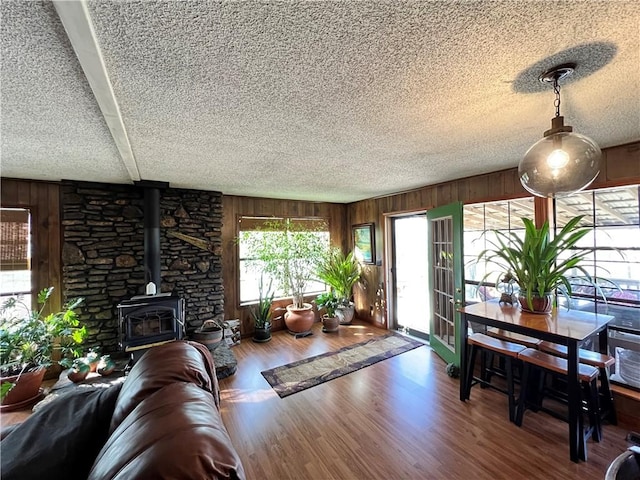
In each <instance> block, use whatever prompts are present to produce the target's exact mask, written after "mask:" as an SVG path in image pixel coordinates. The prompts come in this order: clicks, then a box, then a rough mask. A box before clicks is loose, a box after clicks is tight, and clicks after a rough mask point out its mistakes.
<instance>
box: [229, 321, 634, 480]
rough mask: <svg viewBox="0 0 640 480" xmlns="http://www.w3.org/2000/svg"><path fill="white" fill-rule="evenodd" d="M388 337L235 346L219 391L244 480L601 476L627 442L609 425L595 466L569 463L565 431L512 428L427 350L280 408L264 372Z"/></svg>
mask: <svg viewBox="0 0 640 480" xmlns="http://www.w3.org/2000/svg"><path fill="white" fill-rule="evenodd" d="M385 333H387V332H386V331H384V330H381V329H378V328H375V327H372V326H369V325H365V324H357V325H352V326H341V327H340V331H339V333H337V334H325V333H322V332H321V330H320V325H319V324H316V325H315V326H314V335H313V336H310V337H306V338H300V339H295V338H294V337H293V336H291V335H289V334H288V333H286V332H277V333H275V334H274V336H273V339H272V340H271V341H270V342H269V343H266V344H257V343H253V342H252V341H251V340H250V339H243V340H242V343H241V344H240V345H238V346H236V347H233V351H234V353H235V355H236V358H237V360H238V371H237V373H236V374H235V375H233V376H232V377H229V378H227V379H224V380H222V381H221V382H220V387H221V389H222V406H221V409H222V416H223V420H224V422H225V425H226V427H227V429H228V431H229V434H230V436H231V438H232V440H233V443H234V445H235V447H236V449H237V450H238V452H239V454H240V457H241V458H242V461H243V464H244V467H245V470H246V473H247V477H248V478H249V479H255V480H258V479H265V478H277V479H327V480H329V479H340V480H349V479H367V480H374V479H390V478H393V479H448V480H455V479H461V480H466V479H469V478H472V479H474V480H480V479H501V478H509V479H513V478H517V479H521V478H526V479H545V480H546V479H555V478H557V479H573V478H576V479H578V478H579V479H581V480H582V479H585V480H586V479H594V480H596V479H597V480H602V478H604V473H605V471H606V469H607V466H608V465H609V463H610V462H611V461H612V460H613V459H614V458H615V457H616V456H618V455H619V454H620V453H622V452H623V451H624V450H625V448H626V447H627V444H626V442H625V435H626V434H627V433H628V430H629V429H628V428H625V426H624V425H620V426H611V425H605V426H604V439H603V440H602V441H601V442H600V443H599V444H598V443H594V442H593V441H591V440H590V441H589V442H588V457H589V460H588V462H582V463H580V464H576V463H573V462H571V461H570V460H569V445H568V427H567V424H566V423H564V422H561V421H559V420H557V419H555V418H552V417H550V416H548V415H545V414H543V413H533V412H527V413H526V415H525V419H524V425H523V427H522V428H518V427H517V426H515V425H514V424H513V423H510V422H509V420H508V415H507V399H506V396H504V395H502V394H501V393H499V392H496V391H493V390H490V389H485V390H483V389H480V388H478V387H474V388H473V390H472V392H471V399H470V400H469V401H467V402H464V403H463V402H461V401H460V400H459V399H458V395H459V390H458V389H459V384H458V380H456V379H452V378H450V377H448V376H447V374H446V372H445V365H444V362H443V361H442V360H441V359H440V358H439V357H438V356H437V355H436V354H435V353H434V352H433V351H432V350H431V349H430V348H429V347H428V346H424V347H420V348H418V349H415V350H411V351H409V352H406V353H404V354H401V355H398V356H396V357H393V358H390V359H387V360H384V361H382V362H379V363H377V364H375V365H372V366H370V367H367V368H364V369H362V370H359V371H357V372H354V373H351V374H349V375H345V376H343V377H340V378H337V379H335V380H331V381H329V382H326V383H323V384H321V385H318V386H316V387H313V388H310V389H308V390H305V391H302V392H299V393H296V394H294V395H291V396H289V397H286V398H283V399H281V398H280V397H278V395H277V394H276V393H275V392H274V391H273V390H272V389H271V387H270V386H269V384H268V383H267V382H266V380H265V379H264V378H263V377H262V375H261V374H260V372H261V371H263V370H266V369H268V368H273V367H277V366H280V365H283V364H286V363H289V362H293V361H296V360H300V359H303V358H307V357H310V356H312V355H317V354H320V353H324V352H327V351H333V350H337V349H339V348H340V347H343V346H346V345H350V344H352V343H356V342H360V341H363V340H365V339H367V338H369V337H371V336H374V335H382V334H385Z"/></svg>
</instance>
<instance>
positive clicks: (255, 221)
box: [235, 214, 331, 308]
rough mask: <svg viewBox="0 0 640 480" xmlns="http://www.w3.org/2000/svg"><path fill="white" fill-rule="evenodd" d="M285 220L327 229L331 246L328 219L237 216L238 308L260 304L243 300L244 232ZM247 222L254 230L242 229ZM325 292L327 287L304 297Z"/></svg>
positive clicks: (286, 297)
mask: <svg viewBox="0 0 640 480" xmlns="http://www.w3.org/2000/svg"><path fill="white" fill-rule="evenodd" d="M285 220H290V221H294V222H296V221H301V222H305V223H306V222H309V223H310V224H312V225H313V224H314V223H315V224H316V226H322V227H325V228H326V230H322V231H323V232H324V233H326V234H327V245H328V246H329V245H331V227H330V222H329V218H328V217H303V216H299V215H283V216H273V215H268V216H261V215H241V214H239V215H238V216H237V219H236V239H237V240H236V259H237V260H236V262H235V270H236V291H237V306H238V307H240V308H243V307H250V306H252V305H256V304H257V303H258V299H257V298H256V299H252V300H243V299H242V277H241V276H242V271H243V267H242V262H243V258H242V256H241V255H240V250H241V247H240V242H241V237H242V232H243V231H250V230H254V231H255V230H258V228H259V226H260V225H265V224H267V223H268V222H273V221H285ZM243 221H244V222H245V225H246V224H248V225H252V226H255V228H254V229H247V228H245V229H243V228H242V222H243ZM323 291H326V285H325V287H324V288H323V289H322V290H308V291H306V292H305V293H304V296H305V297H307V296H312V295H316V294H319V293H322V292H323ZM290 297H291V296H290V295H289V294H286V295H284V296H276V297H275V298H274V302H280V301H283V300H286V299H288V298H290Z"/></svg>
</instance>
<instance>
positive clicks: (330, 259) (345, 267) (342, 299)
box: [316, 247, 360, 325]
mask: <svg viewBox="0 0 640 480" xmlns="http://www.w3.org/2000/svg"><path fill="white" fill-rule="evenodd" d="M316 275H317V276H318V279H319V280H321V281H323V282H324V283H326V284H327V285H329V286H330V287H331V288H332V289H333V291H334V292H335V294H336V297H337V298H338V302H339V305H338V308H337V310H336V314H337V316H338V318H339V319H340V324H342V325H349V324H351V322H352V320H353V316H354V313H355V308H354V305H353V302H352V301H351V289H352V288H353V286H354V285H355V284H356V282H357V281H358V280H359V279H360V264H359V263H358V260H356V258H355V256H354V255H353V252H350V253H349V254H347V255H345V254H344V252H343V251H342V249H340V248H337V247H333V248H331V249H329V250H328V251H327V254H326V255H324V256H323V257H322V259H321V260H320V262H319V263H318V265H317V268H316Z"/></svg>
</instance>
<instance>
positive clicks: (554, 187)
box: [518, 132, 602, 198]
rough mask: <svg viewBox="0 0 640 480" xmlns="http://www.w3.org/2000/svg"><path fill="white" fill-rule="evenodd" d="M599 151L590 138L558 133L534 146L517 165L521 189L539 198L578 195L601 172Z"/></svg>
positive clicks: (577, 134) (575, 134)
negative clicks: (576, 193)
mask: <svg viewBox="0 0 640 480" xmlns="http://www.w3.org/2000/svg"><path fill="white" fill-rule="evenodd" d="M601 158H602V152H601V151H600V147H598V145H597V144H596V143H595V142H594V141H593V140H591V139H590V138H589V137H585V136H584V135H580V134H579V133H572V132H558V133H554V134H551V135H549V136H546V137H544V138H542V139H541V140H539V141H538V142H536V143H535V144H533V145H532V146H531V148H529V150H527V153H526V154H525V155H524V158H523V159H522V160H521V161H520V165H518V175H519V177H520V182H522V186H523V187H524V188H525V189H526V190H528V191H529V192H531V193H532V194H534V195H537V196H538V197H552V198H554V197H555V198H557V197H566V196H568V195H571V194H572V193H575V192H579V191H580V190H582V189H584V188H586V187H587V186H589V185H590V184H591V182H593V181H594V180H595V178H596V177H597V176H598V173H600V161H601Z"/></svg>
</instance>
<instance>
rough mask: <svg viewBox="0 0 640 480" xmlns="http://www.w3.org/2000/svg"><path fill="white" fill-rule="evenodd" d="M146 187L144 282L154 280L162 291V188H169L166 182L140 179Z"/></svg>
mask: <svg viewBox="0 0 640 480" xmlns="http://www.w3.org/2000/svg"><path fill="white" fill-rule="evenodd" d="M135 184H136V185H138V186H140V187H142V188H144V283H145V285H146V284H147V283H149V282H153V283H154V284H155V286H156V292H158V293H159V292H160V282H161V277H160V270H161V268H160V188H168V187H169V184H168V183H166V182H151V181H146V180H143V181H140V182H135Z"/></svg>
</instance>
